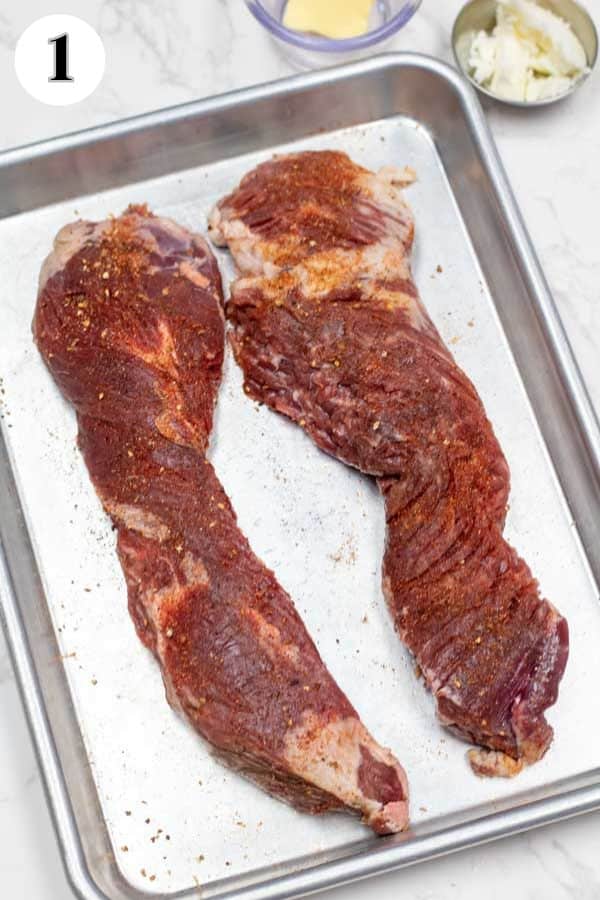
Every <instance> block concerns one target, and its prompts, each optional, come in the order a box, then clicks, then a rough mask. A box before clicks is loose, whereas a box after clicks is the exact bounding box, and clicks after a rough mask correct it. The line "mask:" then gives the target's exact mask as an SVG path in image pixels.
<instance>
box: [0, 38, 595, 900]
mask: <svg viewBox="0 0 600 900" xmlns="http://www.w3.org/2000/svg"><path fill="white" fill-rule="evenodd" d="M309 147H310V148H324V147H336V148H341V149H344V150H346V151H347V152H348V153H349V154H350V155H351V156H352V158H353V159H355V160H356V161H358V162H359V163H362V164H364V165H366V166H368V167H369V168H372V169H375V168H377V167H378V166H381V165H387V164H391V163H393V164H397V165H410V166H413V167H414V169H415V170H416V172H417V174H418V181H417V183H416V184H415V185H414V186H413V187H411V188H410V189H409V190H408V192H407V197H408V199H409V201H410V203H411V205H412V207H413V210H414V213H415V218H416V248H415V259H414V271H415V278H416V282H417V284H418V286H419V288H420V291H421V294H422V296H423V299H424V301H425V304H426V306H427V308H428V310H429V311H430V313H431V315H432V317H433V319H434V321H435V323H436V324H437V326H438V327H439V329H440V331H441V333H442V336H443V337H444V339H445V340H446V342H447V343H448V344H449V346H450V347H451V349H452V351H453V352H454V353H455V355H456V358H457V360H458V362H459V364H460V365H461V366H463V367H464V368H465V369H466V371H467V372H468V374H469V375H470V376H471V377H472V379H473V380H474V382H475V384H476V385H477V388H478V389H479V392H480V394H481V396H482V398H483V401H484V403H485V405H486V408H487V410H488V413H489V416H490V418H491V419H492V421H493V423H494V426H495V428H496V431H497V434H498V436H499V438H500V441H501V444H502V446H503V448H504V450H505V452H506V455H507V457H508V461H509V464H510V466H511V471H512V494H511V506H510V513H509V518H508V525H507V535H508V537H509V539H510V540H511V542H513V543H514V545H515V546H516V547H518V549H519V551H520V552H522V554H523V555H524V556H525V558H526V559H527V560H528V561H529V563H530V564H531V567H532V569H533V571H534V572H535V573H536V575H537V576H538V577H539V580H540V584H541V588H542V590H543V592H544V593H545V594H546V595H547V596H548V597H549V598H550V599H552V600H553V601H554V602H555V603H556V604H557V606H559V608H560V610H561V611H562V612H563V613H564V614H565V615H566V616H567V618H568V620H569V624H570V627H571V658H570V662H569V665H568V668H567V672H566V675H565V678H564V681H563V684H562V689H561V693H560V698H559V702H558V704H557V705H556V707H554V708H553V709H552V710H550V713H549V719H550V721H551V723H552V725H553V726H554V727H555V729H556V738H555V742H554V744H553V745H552V748H551V750H550V751H549V753H548V754H547V756H546V758H545V759H544V760H543V761H542V762H540V763H539V764H537V765H536V766H533V767H532V768H530V769H528V770H526V771H524V772H523V773H522V774H521V775H520V776H519V777H518V778H516V779H514V780H512V781H502V780H484V779H478V778H476V777H475V776H474V775H473V774H472V772H471V770H470V768H469V767H468V765H467V763H466V760H465V750H466V747H465V745H464V744H463V743H461V742H460V741H458V740H457V739H455V738H453V737H452V736H451V735H450V734H449V733H448V732H446V731H445V730H443V729H442V728H441V727H440V726H439V725H438V724H436V722H435V719H434V715H433V704H432V701H431V698H430V696H429V695H428V694H427V693H426V692H425V690H424V688H423V687H422V684H421V683H420V682H419V681H418V680H417V679H416V678H415V676H414V673H413V671H412V669H413V662H412V661H411V659H410V658H409V656H408V654H407V653H406V652H405V651H404V650H403V648H402V647H401V645H400V642H399V641H398V640H397V638H396V637H395V635H394V633H393V629H392V626H391V623H390V619H389V617H388V614H387V611H386V609H385V606H384V602H383V598H382V595H381V589H380V562H381V557H382V550H383V540H384V518H383V509H382V505H381V501H380V498H379V495H378V492H377V491H376V489H375V487H374V484H373V482H372V481H371V480H369V479H368V478H365V477H363V476H361V475H360V474H358V473H356V472H353V471H351V470H350V469H348V468H347V467H345V466H343V465H340V464H339V463H338V462H336V461H334V460H332V459H330V458H328V457H327V456H325V455H324V454H322V453H320V452H319V451H318V450H317V449H316V448H315V447H314V446H313V445H312V443H311V442H310V441H309V440H308V439H307V438H306V437H305V436H304V435H303V433H302V432H301V431H300V430H299V429H297V428H295V427H294V426H293V425H291V424H290V423H288V422H287V421H286V420H285V419H283V418H282V417H278V416H276V415H275V414H273V413H271V412H270V411H268V410H267V409H266V408H259V407H258V406H257V405H255V404H254V403H252V402H250V401H249V400H248V399H247V398H246V397H245V396H244V394H243V392H242V390H241V376H240V372H239V371H238V369H237V368H236V366H235V364H234V362H233V360H232V359H231V355H230V354H229V355H228V357H227V362H226V366H225V375H224V380H223V386H222V390H221V393H220V399H219V404H218V412H217V417H216V426H215V431H214V434H213V439H212V445H211V451H210V453H211V457H212V459H213V462H214V464H215V466H216V469H217V472H218V474H219V476H220V478H221V480H222V482H223V484H224V486H225V488H226V490H227V492H228V494H229V495H230V497H231V499H232V501H233V504H234V506H235V508H236V510H237V513H238V516H239V520H240V524H241V527H242V529H243V531H244V532H245V533H246V534H247V535H248V537H249V539H250V541H251V544H252V546H253V547H254V549H255V550H256V552H257V553H258V554H259V555H260V556H261V557H262V558H263V559H264V560H265V562H266V563H267V564H268V565H269V566H271V567H272V568H273V569H274V571H275V572H276V573H277V575H278V577H279V579H280V581H281V583H282V584H283V585H284V586H285V588H286V589H287V590H288V591H289V592H290V594H291V595H292V597H293V598H294V600H295V602H296V604H297V606H298V608H299V610H300V612H301V614H302V616H303V617H304V620H305V622H306V624H307V626H308V628H309V630H310V632H311V634H312V635H313V637H314V638H315V640H316V642H317V644H318V646H319V649H320V651H321V653H322V655H323V657H324V659H325V661H326V662H327V664H328V666H329V668H330V669H331V671H332V673H333V675H334V676H335V677H336V678H337V679H338V681H339V683H340V685H341V686H342V687H343V688H344V690H345V691H346V692H347V693H348V695H349V696H350V698H351V700H352V702H353V703H354V704H355V705H356V707H357V708H358V710H359V711H360V713H361V714H362V716H363V718H364V721H365V722H366V724H367V725H368V727H369V728H370V729H372V731H373V733H374V734H375V735H376V737H377V739H378V740H379V741H381V742H382V743H384V744H387V745H389V746H390V747H391V748H393V750H394V752H395V753H396V754H397V756H398V757H399V759H400V760H401V761H402V763H403V764H404V766H405V767H406V770H407V772H408V775H409V779H410V784H411V791H412V796H411V800H412V828H411V831H410V832H409V833H407V834H406V835H402V836H397V837H391V838H384V839H377V838H374V837H371V836H370V835H369V834H368V833H367V832H366V830H365V829H364V828H363V827H362V826H361V825H360V824H359V823H358V822H357V821H355V820H353V819H351V818H347V817H343V816H339V815H337V816H333V815H330V816H325V817H321V818H312V817H309V816H303V815H301V814H299V813H296V812H294V811H293V810H291V809H289V808H287V807H286V806H284V805H283V804H281V803H278V802H276V801H275V800H272V799H271V798H269V797H267V796H266V795H265V794H263V793H262V792H261V791H259V790H258V789H257V788H255V787H253V786H252V785H250V784H248V783H246V782H245V781H243V780H242V779H240V778H239V777H238V776H236V775H235V774H233V773H231V772H228V771H227V770H225V769H224V768H222V767H221V766H220V765H219V764H218V763H216V762H215V761H213V759H212V758H211V756H210V755H209V753H208V751H207V749H206V746H205V745H204V744H203V743H202V742H201V741H200V740H199V738H198V737H197V736H196V735H195V734H194V732H193V731H192V730H191V729H190V728H189V727H188V726H187V725H186V724H185V723H184V722H183V721H182V720H180V719H179V718H178V717H177V716H176V714H175V713H174V712H172V711H171V710H170V708H169V707H168V705H167V704H166V702H165V700H164V697H163V688H162V684H161V679H160V674H159V670H158V667H157V666H156V664H155V662H154V660H153V659H152V658H151V656H150V654H149V653H148V652H147V651H146V650H145V649H144V648H143V647H142V645H141V644H140V643H139V641H138V639H137V637H136V636H135V633H134V630H133V626H132V624H131V622H130V620H129V617H128V614H127V610H126V596H125V585H124V581H123V576H122V573H121V570H120V567H119V565H118V562H117V557H116V554H115V552H114V535H113V533H112V531H111V528H110V525H109V522H108V519H107V518H106V517H105V516H104V514H103V513H102V510H101V508H100V504H99V502H98V500H97V499H96V496H95V494H94V491H93V488H92V486H91V484H90V482H89V479H88V476H87V473H86V470H85V468H84V465H83V462H82V459H81V457H80V455H79V453H78V451H77V449H76V446H75V419H74V415H73V412H72V410H71V409H70V408H69V407H68V406H67V405H66V403H64V402H63V401H62V399H61V398H60V396H59V394H58V392H57V390H56V388H55V386H54V384H53V382H52V380H51V378H50V377H49V375H48V374H47V372H46V371H45V369H44V367H43V365H42V363H41V360H40V358H39V357H38V355H37V352H36V350H35V348H34V347H33V344H32V341H31V335H30V321H31V316H32V312H33V307H34V302H35V296H36V281H37V273H38V271H39V267H40V264H41V262H42V259H43V258H44V256H45V255H46V253H47V252H48V250H49V248H50V245H51V242H52V238H53V236H54V234H55V232H56V231H57V230H58V228H60V226H61V225H63V224H64V223H65V222H68V221H71V220H72V219H73V218H76V217H78V216H81V217H84V218H90V219H99V218H103V217H105V216H107V215H109V214H110V213H118V212H120V211H121V210H122V209H123V208H124V207H125V206H126V205H127V204H128V203H137V202H148V203H149V205H150V206H151V208H152V209H153V210H155V211H156V212H157V213H160V214H161V215H168V216H172V217H174V218H175V219H177V220H178V221H179V222H181V223H182V224H183V225H186V226H188V227H189V228H193V229H200V230H203V229H204V228H205V225H206V215H207V212H208V210H209V209H210V207H211V205H212V203H213V202H214V201H215V199H217V198H218V197H219V196H220V195H222V194H223V193H224V192H226V191H228V190H230V189H231V188H232V186H233V185H234V184H236V183H237V181H238V180H239V178H240V177H241V175H242V174H243V173H244V172H245V171H246V170H248V169H249V168H250V167H252V166H254V165H255V164H256V163H257V162H258V161H260V160H262V159H265V158H266V157H268V156H269V155H270V154H272V153H273V152H275V151H277V152H281V151H284V150H288V149H304V148H309ZM0 197H1V200H0V203H1V204H2V205H3V208H2V210H1V212H2V216H3V218H2V219H1V221H0V272H1V276H2V299H1V300H0V308H1V320H0V323H1V324H0V360H1V371H0V376H1V378H2V383H1V388H2V394H1V399H2V410H1V413H2V420H1V425H2V438H3V444H2V446H1V447H0V479H1V481H0V488H1V489H2V491H3V495H2V496H3V500H2V507H1V524H0V527H1V529H2V531H1V535H2V543H3V553H4V555H3V564H2V570H3V578H2V579H0V586H1V592H2V602H3V612H4V619H5V625H6V628H7V634H8V639H9V642H10V645H11V649H12V653H13V657H14V662H15V665H16V669H17V673H18V676H19V679H20V684H21V687H22V691H23V695H24V700H25V704H26V707H27V710H28V714H29V717H30V722H31V725H32V729H33V734H34V738H35V741H36V745H37V749H38V754H39V758H40V762H41V765H42V768H43V771H44V775H45V779H46V784H47V787H48V794H49V799H50V803H51V806H52V809H53V813H54V817H55V821H56V825H57V830H58V833H59V838H60V841H61V844H62V849H63V852H64V855H65V858H66V861H67V868H68V871H69V874H70V877H71V880H72V883H73V884H74V886H75V888H76V891H77V892H78V893H79V894H80V896H82V897H85V898H92V897H94V898H97V897H100V896H109V897H112V898H125V897H128V898H131V897H140V896H142V895H145V894H147V893H156V894H159V895H160V896H162V897H173V896H178V897H179V896H187V895H188V894H189V895H190V896H193V895H194V892H196V891H197V890H198V889H199V888H201V890H202V896H203V897H234V896H235V897H246V898H252V900H258V898H267V897H269V898H275V897H291V896H296V895H299V894H301V893H305V892H309V891H313V890H317V889H319V888H323V887H326V886H330V885H332V884H335V883H340V882H342V881H346V880H350V879H353V878H356V877H361V876H364V875H367V874H372V873H376V872H382V871H385V870H388V869H391V868H394V867H397V866H401V865H404V864H408V863H411V862H416V861H418V860H421V859H424V858H427V857H429V856H432V855H436V854H439V853H442V852H447V851H450V850H454V849H458V848H460V847H462V846H466V845H469V844H472V843H475V842H477V841H482V840H486V839H489V838H491V837H494V836H499V835H502V834H507V833H511V832H514V831H516V830H519V829H523V828H527V827H531V826H533V825H536V824H541V823H543V822H545V821H551V820H552V819H556V818H558V817H560V816H565V815H573V814H575V813H578V812H582V811H584V810H586V809H591V808H594V807H597V806H600V770H599V769H598V749H597V746H598V742H597V740H593V739H582V736H583V735H584V734H586V735H587V736H588V738H591V735H590V734H589V729H590V724H591V723H593V725H594V727H596V728H598V725H597V723H598V722H599V721H600V694H599V693H598V691H597V685H598V684H599V683H600V656H599V655H598V651H597V648H598V646H599V645H600V604H599V602H598V587H597V582H596V579H597V577H598V574H599V573H600V565H599V563H600V559H599V556H598V547H597V546H596V547H594V544H593V540H592V538H593V523H594V517H595V519H596V521H598V514H599V512H600V489H599V485H600V476H599V473H600V467H599V466H598V459H599V455H598V448H599V446H600V442H599V441H598V427H597V423H596V421H595V419H594V416H593V412H592V409H591V406H590V405H589V401H588V400H587V397H586V394H585V391H584V390H583V388H582V386H581V382H580V381H579V377H578V374H577V370H576V367H575V365H574V363H573V361H572V358H571V356H570V351H569V348H568V345H567V344H566V340H565V338H564V334H563V332H562V329H561V326H560V323H559V321H558V319H557V317H556V314H555V312H554V308H553V305H552V301H551V298H550V296H549V294H548V292H547V288H546V286H545V284H544V281H543V278H542V276H541V274H540V271H539V267H538V265H537V262H536V260H535V256H534V255H533V252H532V250H531V247H530V245H529V242H528V240H527V236H526V234H525V232H524V231H523V227H522V224H521V221H520V219H519V216H518V212H517V210H516V208H515V205H514V202H513V200H512V197H511V195H510V191H509V189H508V187H507V184H506V181H505V178H504V175H503V172H502V168H501V166H500V163H499V161H498V158H497V156H496V153H495V150H494V147H493V145H492V143H491V139H490V137H489V134H488V131H487V128H486V125H485V122H484V119H483V116H482V114H481V111H480V108H479V106H478V103H477V100H476V99H475V97H474V94H473V93H472V91H471V89H470V88H469V87H468V86H467V85H466V84H465V82H463V81H462V80H461V79H460V78H459V77H458V76H457V75H456V74H455V73H454V72H453V71H452V70H450V69H449V68H447V67H446V66H444V65H443V64H440V63H437V62H435V61H433V60H429V59H426V58H423V57H417V56H411V55H407V56H401V55H396V56H388V57H382V58H380V59H378V60H374V61H371V62H368V63H362V64H358V65H354V66H347V67H343V68H341V69H338V70H331V71H329V72H323V73H317V74H313V75H308V76H306V75H305V76H299V77H297V78H294V79H290V80H288V81H284V82H279V83H277V84H275V85H271V86H265V87H261V88H256V89H251V90H247V91H242V92H239V93H236V94H232V95H229V96H226V97H224V98H215V99H213V100H209V101H205V102H201V103H198V104H193V105H188V106H184V107H180V108H178V109H174V110H169V111H165V112H164V113H158V114H154V115H151V116H147V117H142V118H140V119H137V120H132V121H130V122H126V123H119V124H118V125H116V126H112V127H108V128H104V129H96V130H93V131H91V132H88V133H84V134H81V135H74V136H72V137H66V138H62V139H59V140H58V141H53V142H50V143H47V144H45V145H38V146H36V147H33V148H25V149H24V150H19V151H14V152H13V153H9V154H5V155H4V157H3V158H1V159H0ZM219 259H220V262H221V265H222V269H223V272H224V274H225V279H226V280H227V278H228V276H230V275H231V274H232V271H231V266H230V261H229V259H228V257H227V256H226V255H225V254H221V255H219Z"/></svg>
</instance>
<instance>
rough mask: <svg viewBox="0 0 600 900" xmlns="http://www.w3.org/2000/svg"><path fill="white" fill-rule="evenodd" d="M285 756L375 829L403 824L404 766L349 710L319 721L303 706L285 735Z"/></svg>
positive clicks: (391, 829)
mask: <svg viewBox="0 0 600 900" xmlns="http://www.w3.org/2000/svg"><path fill="white" fill-rule="evenodd" d="M285 758H286V761H287V762H288V764H289V765H290V767H291V769H292V770H293V771H294V772H297V773H299V774H300V775H301V776H302V777H303V778H305V779H306V780H307V781H310V782H313V783H315V784H318V785H319V786H320V787H321V788H322V789H323V790H325V791H327V792H328V793H331V794H332V795H334V796H336V797H340V798H342V799H343V800H344V802H345V803H346V805H348V806H349V807H352V808H354V809H356V810H358V811H359V812H361V813H362V817H363V820H364V821H365V823H366V824H368V825H370V826H371V828H373V830H374V831H376V832H377V833H378V834H390V833H395V832H398V831H403V830H404V829H405V828H406V826H407V824H408V782H407V779H406V775H405V773H404V770H403V768H402V766H400V765H399V763H398V762H397V761H396V760H395V759H394V757H393V756H392V754H391V753H390V752H389V750H387V749H385V748H383V747H380V746H379V744H377V743H376V742H375V741H374V740H373V738H372V737H371V735H370V734H369V732H368V731H367V729H366V728H365V726H364V725H363V724H362V722H361V721H360V720H359V719H358V718H356V717H355V716H349V717H347V718H344V719H334V720H332V721H328V722H325V721H323V719H322V717H320V716H317V715H315V714H314V713H312V712H307V713H306V714H305V715H304V717H303V719H302V722H301V723H300V725H299V726H298V727H296V728H295V729H293V730H292V731H290V732H289V733H288V735H287V736H286V740H285Z"/></svg>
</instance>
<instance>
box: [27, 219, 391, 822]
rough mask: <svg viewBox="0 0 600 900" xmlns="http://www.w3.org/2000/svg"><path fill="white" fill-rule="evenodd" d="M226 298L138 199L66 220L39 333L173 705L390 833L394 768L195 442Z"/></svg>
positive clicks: (178, 233)
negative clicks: (118, 212) (112, 213)
mask: <svg viewBox="0 0 600 900" xmlns="http://www.w3.org/2000/svg"><path fill="white" fill-rule="evenodd" d="M222 302H223V297H222V289H221V280H220V276H219V272H218V268H217V265H216V262H215V259H214V257H213V255H212V253H211V252H210V250H209V248H208V246H207V245H206V243H205V242H204V240H203V239H202V238H200V237H199V236H197V235H193V234H190V233H189V232H187V231H185V230H184V229H183V228H180V227H179V226H177V225H176V224H175V223H174V222H172V221H170V220H168V219H162V218H158V217H154V216H153V215H152V214H151V213H150V212H148V210H147V209H146V208H145V207H132V208H130V209H129V210H127V211H126V212H125V213H124V214H123V215H122V216H121V217H119V218H117V219H113V220H108V221H106V222H101V223H97V224H95V223H91V222H77V223H75V224H74V225H70V226H67V227H66V228H64V229H63V230H62V231H61V232H60V233H59V235H58V236H57V238H56V241H55V247H54V251H53V253H52V254H51V255H50V256H49V258H48V260H47V261H46V263H45V264H44V267H43V270H42V274H41V278H40V291H39V297H38V304H37V309H36V313H35V318H34V334H35V339H36V342H37V345H38V347H39V349H40V352H41V353H42V355H43V357H44V360H45V362H46V364H47V365H48V368H49V369H50V371H51V373H52V375H53V377H54V379H55V381H56V383H57V384H58V386H59V388H60V390H61V391H62V393H63V394H64V396H65V397H66V398H67V400H68V401H69V402H70V403H71V404H72V405H73V406H74V407H75V409H76V412H77V419H78V425H79V445H80V448H81V450H82V453H83V455H84V458H85V462H86V465H87V467H88V469H89V473H90V476H91V479H92V481H93V483H94V486H95V488H96V491H97V492H98V495H99V497H100V499H101V501H102V503H103V506H104V509H105V510H106V512H107V513H108V514H109V515H110V517H111V519H112V521H113V524H114V526H115V528H116V531H117V549H118V553H119V558H120V561H121V565H122V567H123V571H124V573H125V578H126V581H127V588H128V596H129V609H130V612H131V615H132V618H133V620H134V622H135V626H136V629H137V632H138V635H139V637H140V638H141V640H142V641H143V643H144V644H145V645H146V646H147V647H149V648H150V650H151V651H152V652H153V653H154V655H155V656H156V658H157V660H158V662H159V664H160V666H161V671H162V675H163V679H164V683H165V687H166V692H167V697H168V699H169V702H170V703H171V705H172V706H173V707H174V708H176V709H178V710H180V711H181V712H182V713H183V714H184V715H185V716H186V717H187V719H188V720H189V721H190V723H191V724H192V725H193V726H194V728H196V729H197V731H198V732H199V733H200V734H201V735H202V736H203V737H204V738H205V739H206V740H207V741H209V742H210V744H211V745H212V746H213V748H214V750H215V752H216V753H217V754H218V755H219V756H220V757H221V758H222V759H223V760H224V761H225V762H226V763H228V764H229V765H231V766H232V767H234V768H235V769H237V770H239V771H240V772H241V773H242V774H244V775H246V776H247V777H249V778H251V779H252V780H254V781H255V782H257V783H258V784H259V785H261V786H262V787H263V788H264V789H265V790H266V791H268V792H269V793H271V794H274V795H275V796H277V797H280V798H282V799H284V800H287V801H288V802H290V803H291V804H293V805H294V806H295V807H296V808H298V809H300V810H304V811H307V812H311V813H321V812H325V811H327V810H331V809H338V808H345V809H348V810H351V811H355V812H358V813H360V814H361V815H362V816H363V818H364V820H365V821H366V822H367V823H368V824H369V825H370V826H371V827H372V828H373V829H374V830H375V831H377V832H381V833H385V832H393V831H399V830H401V829H402V828H404V827H405V826H406V822H407V786H406V778H405V775H404V772H403V770H402V768H401V766H400V765H399V764H398V763H397V761H396V760H395V759H394V757H393V756H392V754H391V753H390V752H389V751H388V750H386V749H384V748H382V747H380V746H379V745H378V744H377V743H376V742H375V741H374V740H373V738H372V737H371V735H370V734H369V733H368V731H367V729H366V728H365V727H364V725H363V724H362V723H361V721H360V719H359V718H358V715H357V713H356V712H355V710H354V709H353V707H352V705H351V704H350V702H349V701H348V699H347V698H346V697H345V695H344V694H343V693H342V691H341V690H340V689H339V687H338V686H337V685H336V683H335V682H334V680H333V679H332V677H331V676H330V675H329V673H328V672H327V669H326V668H325V666H324V664H323V662H322V660H321V658H320V657H319V654H318V651H317V649H316V647H315V645H314V643H313V642H312V640H311V639H310V637H309V635H308V633H307V632H306V629H305V628H304V625H303V623H302V621H301V619H300V617H299V615H298V613H297V612H296V610H295V608H294V605H293V603H292V601H291V599H290V598H289V596H288V595H287V594H286V593H285V591H284V590H283V588H282V587H281V585H279V584H278V582H277V580H276V578H275V576H274V575H273V573H272V572H271V571H270V570H269V569H267V568H266V567H265V566H264V565H263V563H262V562H261V561H260V560H259V559H257V557H256V556H255V555H254V553H253V552H252V550H251V548H250V546H249V544H248V541H247V540H246V538H245V537H244V535H243V534H242V533H241V532H240V530H239V528H238V525H237V522H236V517H235V513H234V511H233V509H232V507H231V504H230V502H229V500H228V498H227V496H226V495H225V493H224V491H223V488H222V487H221V485H220V483H219V481H218V479H217V477H216V475H215V472H214V470H213V468H212V466H211V464H210V462H209V461H208V460H207V459H206V457H205V451H206V448H207V444H208V441H209V436H210V431H211V427H212V418H213V409H214V405H215V399H216V394H217V390H218V386H219V382H220V378H221V367H222V362H223V351H224V318H223V311H222Z"/></svg>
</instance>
